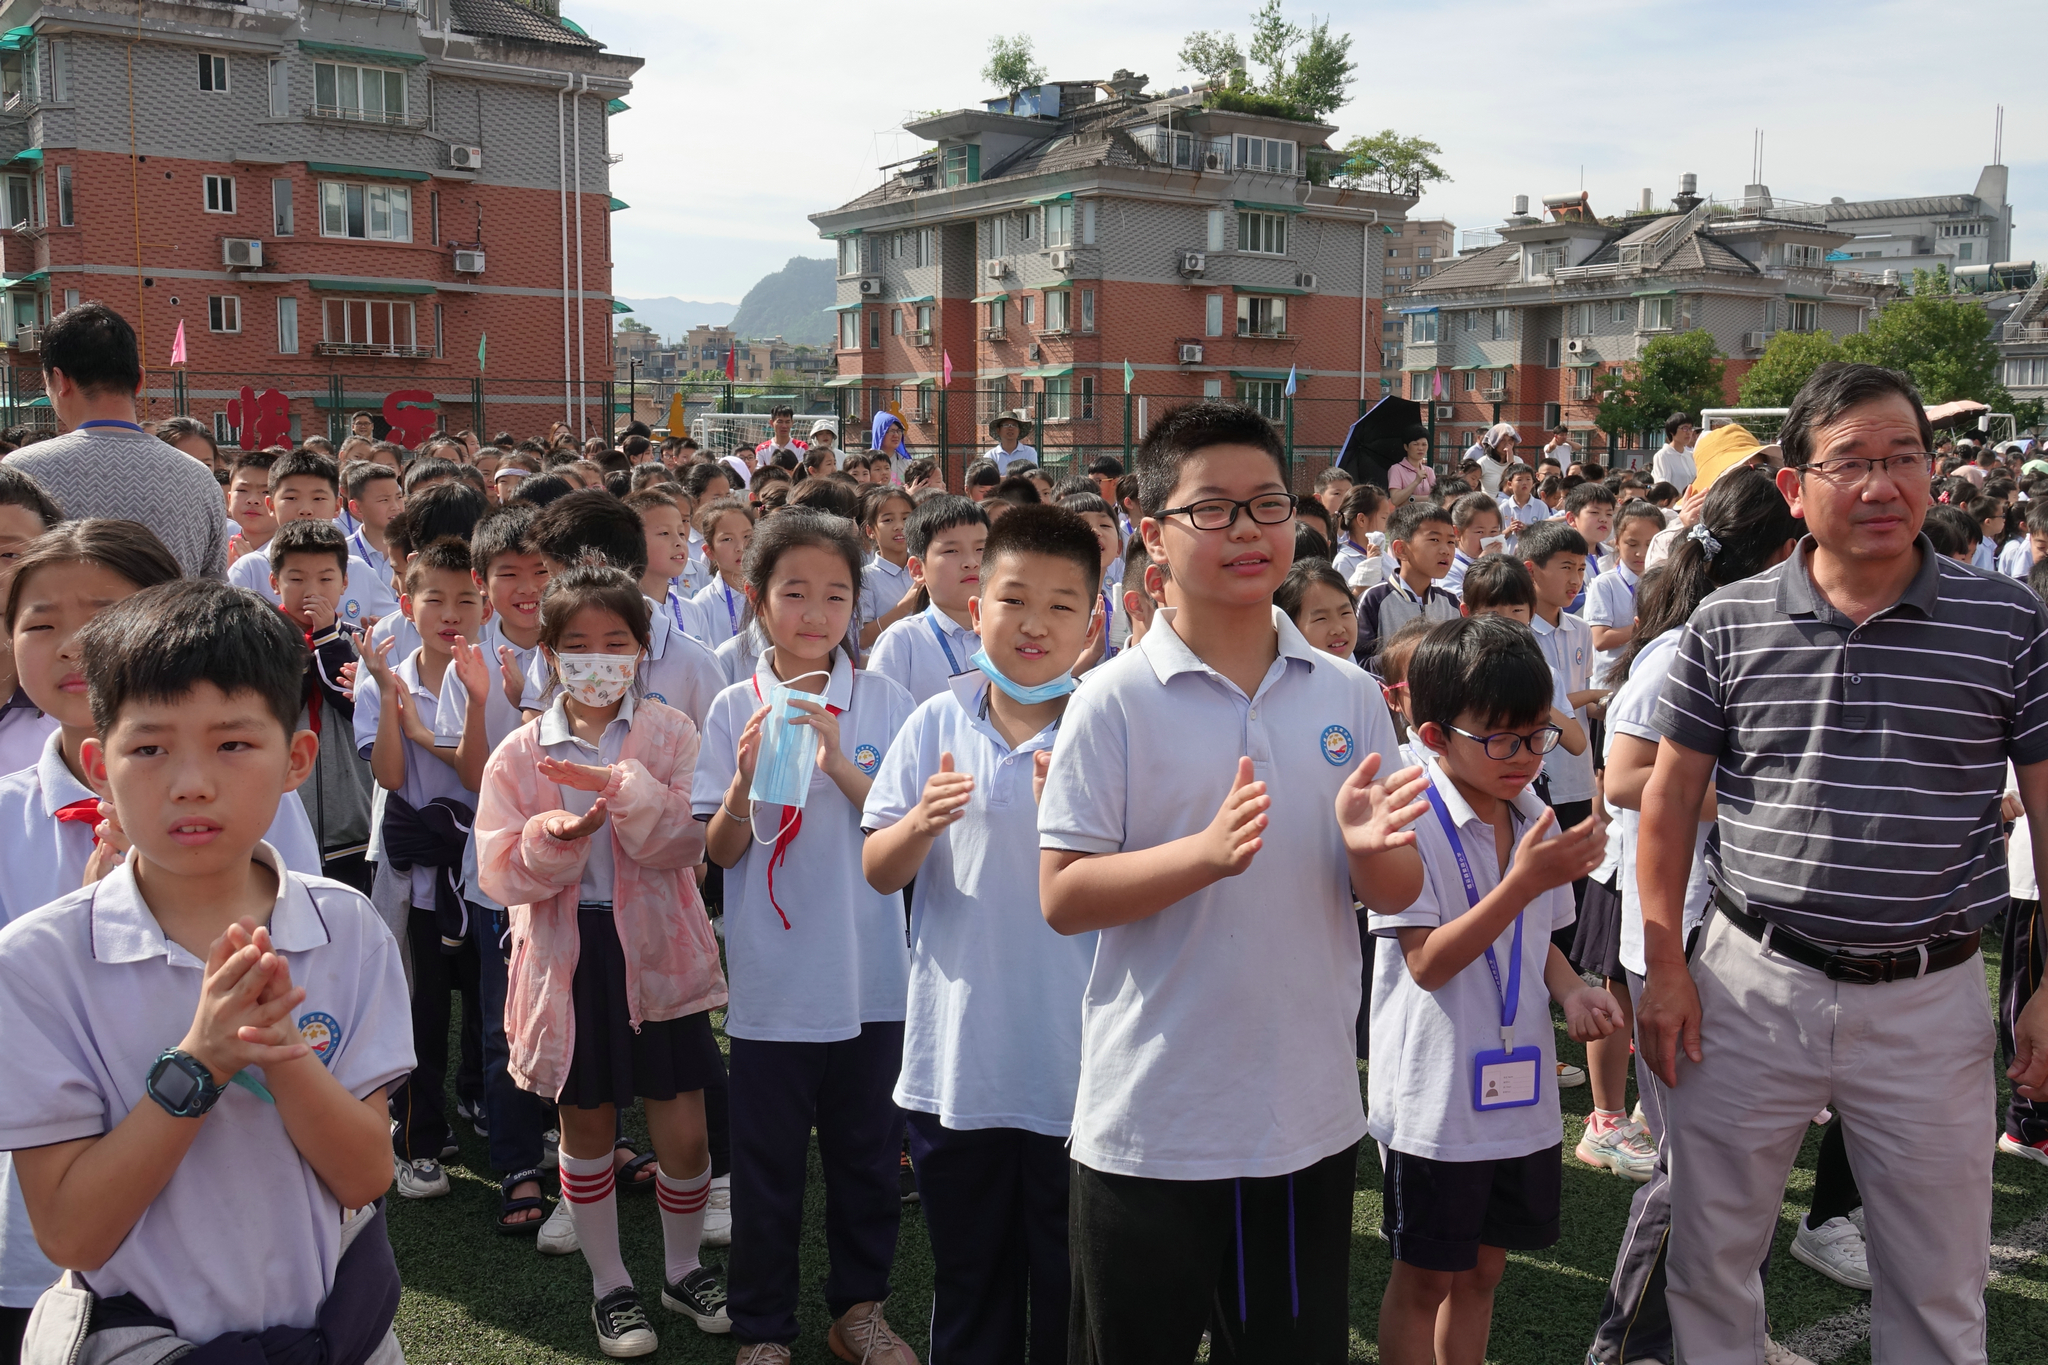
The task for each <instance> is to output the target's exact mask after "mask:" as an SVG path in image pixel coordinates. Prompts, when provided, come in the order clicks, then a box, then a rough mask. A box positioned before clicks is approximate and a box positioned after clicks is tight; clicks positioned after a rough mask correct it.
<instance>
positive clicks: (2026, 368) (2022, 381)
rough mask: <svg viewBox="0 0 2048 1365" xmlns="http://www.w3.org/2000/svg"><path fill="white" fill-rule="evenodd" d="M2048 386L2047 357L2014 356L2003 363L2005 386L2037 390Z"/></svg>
mask: <svg viewBox="0 0 2048 1365" xmlns="http://www.w3.org/2000/svg"><path fill="white" fill-rule="evenodd" d="M2044 384H2048V355H2036V356H2015V357H2014V358H2013V359H2011V360H2008V361H2006V362H2005V386H2006V387H2007V388H2009V389H2022V388H2025V389H2038V388H2040V387H2041V386H2043V385H2044Z"/></svg>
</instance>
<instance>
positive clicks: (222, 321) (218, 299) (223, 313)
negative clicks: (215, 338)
mask: <svg viewBox="0 0 2048 1365" xmlns="http://www.w3.org/2000/svg"><path fill="white" fill-rule="evenodd" d="M206 330H207V331H209V332H239V331H241V330H242V301H241V300H240V299H238V298H236V297H235V296H234V295H233V294H214V295H211V296H210V297H209V298H208V299H207V300H206Z"/></svg>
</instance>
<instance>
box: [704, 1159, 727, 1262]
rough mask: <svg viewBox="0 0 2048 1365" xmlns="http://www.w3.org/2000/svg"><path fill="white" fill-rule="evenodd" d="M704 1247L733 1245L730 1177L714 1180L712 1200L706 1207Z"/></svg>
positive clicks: (715, 1177)
mask: <svg viewBox="0 0 2048 1365" xmlns="http://www.w3.org/2000/svg"><path fill="white" fill-rule="evenodd" d="M704 1245H705V1246H708V1247H729V1246H731V1245H732V1177H731V1176H729V1175H721V1176H714V1177H713V1178H712V1181H711V1199H710V1202H709V1203H707V1204H705V1206H704Z"/></svg>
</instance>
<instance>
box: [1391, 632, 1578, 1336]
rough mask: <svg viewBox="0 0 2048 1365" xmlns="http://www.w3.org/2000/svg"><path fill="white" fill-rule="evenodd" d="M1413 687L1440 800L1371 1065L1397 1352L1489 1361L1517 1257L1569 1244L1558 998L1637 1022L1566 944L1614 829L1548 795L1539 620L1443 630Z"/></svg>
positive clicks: (1569, 1014) (1573, 1007)
mask: <svg viewBox="0 0 2048 1365" xmlns="http://www.w3.org/2000/svg"><path fill="white" fill-rule="evenodd" d="M1408 692H1409V696H1410V703H1411V705H1412V707H1413V714H1414V716H1415V720H1416V722H1417V728H1416V734H1417V736H1418V738H1419V739H1420V741H1421V743H1422V744H1423V745H1424V747H1426V748H1427V749H1428V750H1429V751H1430V753H1431V755H1432V758H1431V761H1430V764H1429V767H1428V770H1427V772H1428V779H1429V787H1428V798H1429V800H1428V804H1429V808H1430V814H1428V815H1425V816H1424V817H1423V818H1422V819H1421V820H1420V821H1419V822H1418V823H1417V825H1416V833H1417V843H1418V848H1419V850H1420V852H1421V859H1422V863H1423V867H1424V869H1425V872H1424V879H1423V887H1422V891H1421V894H1420V895H1419V896H1417V897H1416V898H1415V899H1414V900H1413V902H1412V903H1411V904H1410V905H1409V906H1407V908H1405V909H1401V910H1398V911H1396V912H1394V913H1384V914H1382V913H1376V914H1374V915H1373V917H1372V929H1373V932H1374V933H1375V934H1377V935H1379V936H1381V937H1384V938H1388V939H1391V940H1392V943H1391V944H1390V945H1389V947H1391V948H1394V949H1395V951H1390V952H1385V953H1382V954H1380V956H1379V962H1378V969H1377V973H1376V975H1375V978H1374V981H1373V1017H1372V1033H1373V1037H1374V1039H1375V1041H1376V1042H1377V1043H1378V1044H1379V1047H1380V1055H1379V1058H1378V1059H1377V1061H1376V1064H1375V1065H1374V1066H1373V1067H1372V1068H1371V1070H1370V1071H1369V1073H1368V1076H1367V1085H1368V1088H1369V1091H1370V1106H1371V1107H1370V1118H1369V1127H1370V1131H1371V1133H1372V1135H1373V1136H1374V1137H1375V1138H1376V1139H1378V1140H1379V1142H1380V1144H1381V1147H1382V1150H1383V1153H1384V1157H1383V1165H1382V1172H1383V1174H1382V1191H1383V1209H1384V1212H1383V1214H1382V1230H1383V1231H1384V1233H1385V1235H1386V1237H1387V1241H1388V1243H1389V1245H1390V1248H1391V1251H1392V1254H1393V1258H1394V1266H1393V1271H1392V1273H1391V1274H1390V1275H1389V1277H1388V1280H1387V1288H1386V1293H1385V1295H1384V1297H1383V1298H1382V1301H1381V1304H1380V1318H1379V1353H1380V1359H1381V1360H1383V1361H1387V1362H1389V1365H1430V1363H1431V1362H1445V1365H1479V1362H1480V1361H1481V1360H1483V1359H1484V1358H1485V1355H1486V1342H1487V1336H1488V1334H1489V1331H1490V1328H1491V1322H1492V1313H1493V1295H1494V1289H1495V1287H1496V1286H1497V1285H1498V1284H1499V1282H1500V1279H1501V1275H1502V1272H1503V1270H1504V1269H1505V1267H1506V1262H1507V1253H1508V1252H1510V1251H1534V1250H1539V1249H1541V1248H1543V1247H1547V1246H1551V1245H1553V1244H1554V1243H1555V1242H1556V1241H1557V1238H1558V1205H1559V1196H1560V1187H1561V1180H1560V1168H1559V1165H1558V1153H1559V1148H1560V1146H1561V1145H1562V1142H1563V1127H1562V1122H1561V1119H1560V1114H1559V1107H1558V1092H1557V1089H1556V1086H1555V1084H1554V1083H1546V1082H1548V1081H1550V1078H1551V1075H1552V1066H1553V1064H1554V1062H1555V1057H1554V1055H1553V1045H1552V1031H1551V1027H1550V1008H1549V1007H1550V1004H1551V1002H1552V1001H1553V1000H1554V1001H1556V1002H1557V1003H1558V1004H1559V1005H1560V1006H1562V1007H1563V1010H1564V1014H1565V1019H1566V1022H1567V1025H1568V1026H1569V1030H1570V1033H1571V1036H1572V1037H1573V1038H1575V1039H1580V1040H1584V1039H1587V1038H1593V1037H1598V1036H1602V1035H1604V1034H1606V1033H1609V1032H1612V1031H1613V1030H1614V1028H1615V1027H1616V1025H1617V1023H1618V1018H1617V1013H1616V1011H1615V1009H1614V1005H1613V1002H1612V1001H1611V999H1610V998H1609V997H1608V996H1607V994H1606V992H1605V991H1597V990H1594V989H1592V988H1590V987H1588V986H1587V985H1586V984H1585V983H1584V982H1583V981H1581V980H1580V979H1579V978H1578V975H1577V973H1575V972H1574V971H1573V970H1572V968H1571V964H1570V963H1568V962H1566V961H1565V958H1564V954H1563V953H1561V952H1559V951H1558V950H1557V948H1556V946H1555V945H1554V944H1553V943H1551V941H1550V937H1551V934H1552V932H1553V931H1554V930H1556V929H1558V928H1561V927H1563V926H1564V925H1567V924H1569V923H1570V922H1571V919H1572V902H1571V893H1570V891H1569V890H1568V888H1569V886H1570V883H1571V882H1572V880H1573V879H1574V878H1576V877H1580V876H1584V875H1585V874H1586V873H1587V872H1589V871H1591V870H1592V868H1593V867H1594V865H1595V864H1597V863H1598V862H1599V861H1600V856H1601V852H1602V849H1603V847H1604V845H1605V842H1606V834H1605V828H1604V826H1603V825H1602V824H1601V822H1599V821H1598V820H1595V819H1591V818H1588V819H1587V820H1586V821H1585V822H1583V823H1582V824H1580V825H1578V826H1576V827H1574V828H1569V829H1562V830H1560V829H1559V828H1558V818H1557V815H1556V812H1555V811H1553V810H1549V809H1546V808H1545V807H1544V805H1543V803H1542V802H1540V801H1538V800H1537V799H1536V797H1535V796H1534V794H1533V793H1532V792H1530V791H1529V784H1530V782H1531V781H1532V780H1533V779H1534V778H1535V776H1536V772H1537V769H1538V768H1539V766H1540V765H1541V761H1542V753H1543V752H1544V750H1545V749H1547V748H1548V747H1550V746H1551V745H1554V744H1555V743H1556V738H1557V737H1556V732H1555V729H1554V727H1551V726H1550V725H1548V724H1547V723H1546V717H1547V714H1548V711H1549V708H1550V698H1551V694H1552V686H1551V681H1550V669H1549V668H1548V667H1547V666H1546V665H1545V663H1544V661H1543V654H1542V651H1541V650H1539V649H1538V648H1537V647H1536V642H1535V640H1534V638H1533V637H1532V636H1531V634H1530V632H1529V630H1528V628H1527V627H1525V626H1522V625H1519V624H1517V623H1514V622H1512V621H1505V620H1500V619H1497V618H1496V617H1493V616H1490V615H1482V616H1474V617H1469V618H1466V619H1463V620H1459V621H1456V622H1452V623H1450V624H1447V625H1440V626H1438V627H1436V628H1435V629H1434V630H1433V631H1431V632H1430V634H1429V635H1428V636H1427V637H1426V638H1425V639H1424V640H1423V641H1422V643H1421V644H1420V645H1419V646H1417V648H1416V650H1415V654H1414V656H1413V658H1411V659H1410V661H1409V664H1408ZM1496 755H1498V756H1496ZM1482 957H1483V958H1484V959H1485V961H1484V964H1483V965H1482V963H1481V958H1482ZM1496 981H1498V982H1499V984H1498V985H1496V984H1495V983H1496ZM1518 1025H1519V1026H1518Z"/></svg>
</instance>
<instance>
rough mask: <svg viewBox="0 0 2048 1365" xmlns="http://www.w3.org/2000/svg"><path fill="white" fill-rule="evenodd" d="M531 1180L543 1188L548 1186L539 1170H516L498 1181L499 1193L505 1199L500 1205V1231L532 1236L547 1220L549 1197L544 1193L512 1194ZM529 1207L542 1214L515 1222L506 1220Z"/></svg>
mask: <svg viewBox="0 0 2048 1365" xmlns="http://www.w3.org/2000/svg"><path fill="white" fill-rule="evenodd" d="M529 1182H531V1183H532V1184H535V1185H539V1186H540V1187H541V1188H542V1189H543V1190H545V1189H546V1188H547V1185H546V1183H545V1182H544V1181H543V1180H542V1178H541V1173H540V1172H539V1171H537V1170H529V1171H515V1172H513V1173H512V1174H511V1175H508V1176H506V1177H505V1178H504V1179H503V1180H501V1181H499V1182H498V1194H499V1197H500V1199H502V1200H503V1201H504V1202H502V1203H501V1204H499V1205H498V1231H500V1232H502V1233H504V1234H505V1235H506V1236H508V1237H519V1236H531V1235H533V1234H534V1233H537V1232H539V1231H540V1225H541V1224H542V1223H545V1222H547V1216H546V1212H545V1210H546V1209H547V1199H546V1198H545V1197H544V1196H543V1195H536V1194H528V1195H521V1196H519V1197H518V1198H514V1197H513V1195H512V1191H513V1190H515V1189H517V1188H518V1187H519V1186H521V1185H524V1184H527V1183H529ZM529 1209H534V1210H540V1211H542V1216H541V1217H539V1218H527V1219H522V1220H520V1221H518V1222H515V1223H508V1222H506V1221H505V1220H506V1219H507V1218H508V1217H510V1216H511V1215H513V1214H516V1213H525V1212H526V1211H528V1210H529Z"/></svg>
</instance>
